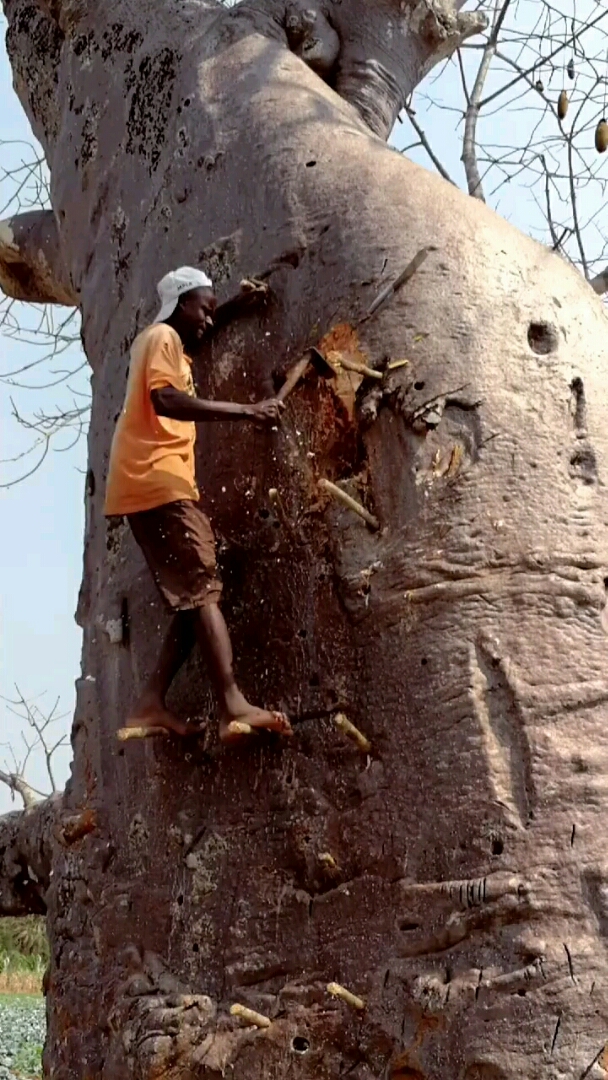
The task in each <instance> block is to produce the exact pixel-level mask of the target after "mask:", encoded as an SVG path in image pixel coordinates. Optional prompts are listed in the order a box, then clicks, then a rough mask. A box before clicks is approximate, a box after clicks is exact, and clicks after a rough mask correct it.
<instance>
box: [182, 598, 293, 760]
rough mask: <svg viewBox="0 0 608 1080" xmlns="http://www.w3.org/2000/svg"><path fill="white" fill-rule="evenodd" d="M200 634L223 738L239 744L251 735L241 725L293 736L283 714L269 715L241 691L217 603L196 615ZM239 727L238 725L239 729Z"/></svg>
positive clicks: (228, 639)
mask: <svg viewBox="0 0 608 1080" xmlns="http://www.w3.org/2000/svg"><path fill="white" fill-rule="evenodd" d="M196 614H197V620H196V632H197V636H198V640H199V644H200V648H201V652H202V653H203V656H204V657H205V660H206V661H207V663H208V665H209V673H210V675H211V679H212V681H213V685H214V688H215V692H216V694H217V698H218V703H219V709H220V739H221V740H222V742H235V741H236V740H237V739H239V738H242V737H243V735H245V734H247V731H246V730H244V729H242V728H239V726H238V725H246V726H248V727H249V728H265V729H266V730H267V731H276V732H278V733H279V734H280V735H292V734H293V731H292V728H291V724H290V723H289V720H288V719H287V717H286V716H284V715H283V713H280V712H269V711H267V710H266V709H258V708H256V707H255V706H254V705H250V704H249V702H248V701H247V699H246V698H245V697H244V696H243V694H242V693H241V691H240V690H239V688H238V686H237V684H236V679H235V677H234V671H233V667H232V645H231V643H230V637H229V635H228V627H227V626H226V620H225V619H224V616H223V615H222V613H221V611H220V609H219V607H218V605H217V604H208V605H207V606H205V607H202V608H199V609H198V610H197V612H196ZM235 725H237V726H235Z"/></svg>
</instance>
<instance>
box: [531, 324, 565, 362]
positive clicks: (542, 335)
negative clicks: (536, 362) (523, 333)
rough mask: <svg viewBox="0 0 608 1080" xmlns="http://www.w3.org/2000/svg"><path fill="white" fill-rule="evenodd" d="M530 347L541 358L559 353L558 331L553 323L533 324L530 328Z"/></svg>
mask: <svg viewBox="0 0 608 1080" xmlns="http://www.w3.org/2000/svg"><path fill="white" fill-rule="evenodd" d="M528 345H529V346H530V348H531V349H532V352H535V353H537V354H538V355H539V356H548V355H549V353H552V352H556V351H557V345H558V339H557V330H556V329H555V327H554V326H551V323H546V322H533V323H530V326H529V327H528Z"/></svg>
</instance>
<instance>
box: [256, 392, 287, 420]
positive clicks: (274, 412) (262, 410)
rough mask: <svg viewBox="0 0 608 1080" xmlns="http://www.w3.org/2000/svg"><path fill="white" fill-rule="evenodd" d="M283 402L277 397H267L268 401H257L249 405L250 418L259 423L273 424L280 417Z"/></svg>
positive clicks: (283, 405) (283, 406)
mask: <svg viewBox="0 0 608 1080" xmlns="http://www.w3.org/2000/svg"><path fill="white" fill-rule="evenodd" d="M284 408H285V404H284V402H282V401H279V399H278V398H269V399H268V401H258V403H257V404H256V405H252V406H251V414H250V415H251V419H252V420H255V421H256V422H257V423H259V424H274V423H276V421H277V420H278V419H279V418H280V416H281V413H282V412H283V409H284Z"/></svg>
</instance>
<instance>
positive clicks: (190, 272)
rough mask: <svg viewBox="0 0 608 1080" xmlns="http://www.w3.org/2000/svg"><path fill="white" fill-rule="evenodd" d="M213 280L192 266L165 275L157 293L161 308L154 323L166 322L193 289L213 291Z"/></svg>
mask: <svg viewBox="0 0 608 1080" xmlns="http://www.w3.org/2000/svg"><path fill="white" fill-rule="evenodd" d="M212 288H213V282H212V280H211V278H209V277H207V275H206V274H203V271H202V270H195V269H194V267H192V266H180V268H179V270H172V271H171V273H170V274H165V276H164V278H162V279H161V280H160V281H159V283H158V285H157V286H156V291H157V293H158V295H159V297H160V303H161V308H160V311H159V313H158V315H157V316H156V318H155V320H154V322H155V323H159V322H164V321H165V319H168V318H169V316H170V315H172V314H173V312H174V311H175V309H176V307H177V301H178V300H179V298H180V296H183V294H184V293H187V292H190V290H191V289H212Z"/></svg>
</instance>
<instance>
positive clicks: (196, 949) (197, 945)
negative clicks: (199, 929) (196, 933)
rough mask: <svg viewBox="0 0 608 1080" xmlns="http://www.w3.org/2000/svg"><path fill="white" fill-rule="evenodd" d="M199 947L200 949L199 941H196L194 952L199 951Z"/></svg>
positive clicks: (193, 947)
mask: <svg viewBox="0 0 608 1080" xmlns="http://www.w3.org/2000/svg"><path fill="white" fill-rule="evenodd" d="M199 949H200V945H199V944H198V941H195V942H194V945H193V946H192V952H198V951H199Z"/></svg>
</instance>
